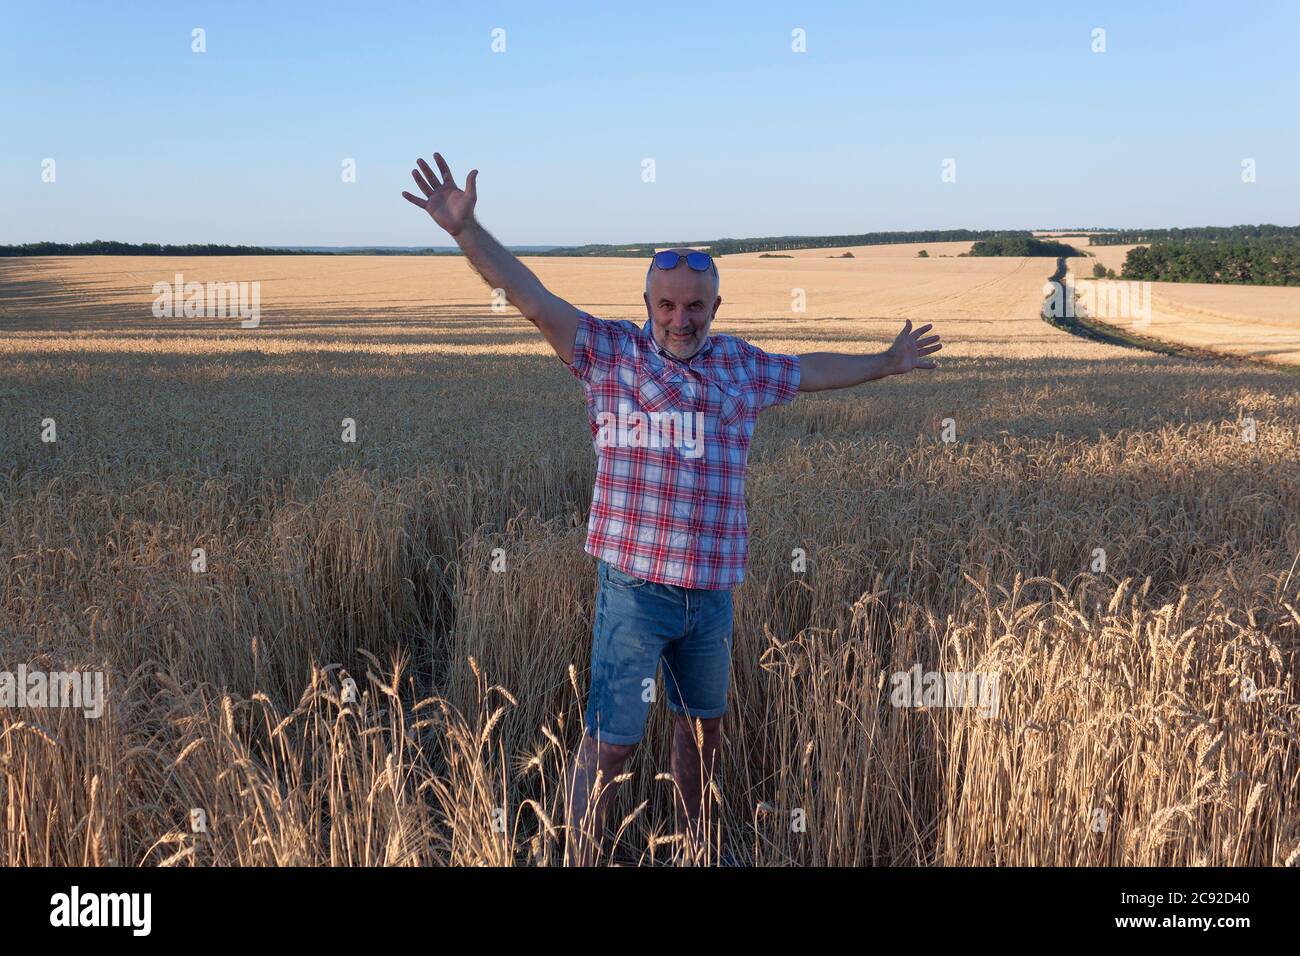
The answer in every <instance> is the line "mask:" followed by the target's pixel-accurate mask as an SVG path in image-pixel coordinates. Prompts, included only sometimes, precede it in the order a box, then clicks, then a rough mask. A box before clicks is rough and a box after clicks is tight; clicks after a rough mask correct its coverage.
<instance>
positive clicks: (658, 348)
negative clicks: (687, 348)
mask: <svg viewBox="0 0 1300 956" xmlns="http://www.w3.org/2000/svg"><path fill="white" fill-rule="evenodd" d="M641 331H642V332H644V333H645V334H646V337H647V338H648V339H649V340H650V344H651V345H652V346H654V350H655V352H656V353H658V354H659V356H660V357H662V358H665V359H669V360H671V361H674V362H678V363H680V364H682V365H690V364H691V363H692V362H694V361H695V360H696V359H702V358H704V356H706V355H708V354H709V353H710V352H712V351H713V336H712V335H709V336H706V337H705V339H704V344H703V345H702V346H700V350H699V351H698V352H696V353H695V354H694V355H692V356H691V357H690V358H688V359H679V358H678V357H677V356H675V355H673V354H672V353H671V352H669V351H668V350H667V349H665V348H664V347H663V346H662V345H660V344H659V340H658V339H656V338H655V330H654V320H653V319H646V320H645V325H643V326H641Z"/></svg>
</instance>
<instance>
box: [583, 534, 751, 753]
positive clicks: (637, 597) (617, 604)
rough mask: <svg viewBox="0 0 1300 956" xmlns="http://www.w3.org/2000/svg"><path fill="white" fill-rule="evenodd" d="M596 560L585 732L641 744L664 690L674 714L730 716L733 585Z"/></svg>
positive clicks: (613, 741)
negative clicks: (689, 584) (702, 584)
mask: <svg viewBox="0 0 1300 956" xmlns="http://www.w3.org/2000/svg"><path fill="white" fill-rule="evenodd" d="M597 563H598V567H597V571H596V574H597V580H598V583H597V587H596V615H595V620H594V622H593V625H592V634H591V689H590V691H589V692H588V694H587V713H586V730H587V733H588V734H590V735H591V737H592V738H593V739H599V740H600V741H601V742H603V743H610V744H634V743H637V742H638V741H639V740H640V739H641V737H642V735H643V734H644V733H645V722H646V717H647V715H648V714H649V712H650V704H651V703H653V702H654V701H655V700H657V699H658V698H659V696H660V693H661V691H662V695H663V698H664V700H665V702H666V703H667V704H668V709H669V710H671V711H672V712H673V713H675V714H683V715H685V716H687V717H699V718H703V719H706V720H707V719H709V718H712V717H721V716H722V715H723V714H725V713H726V712H727V685H728V683H729V682H730V679H731V591H730V589H722V590H712V589H706V588H684V587H678V586H677V585H674V584H658V583H656V582H654V581H647V580H645V579H644V578H638V577H634V576H633V575H630V574H626V573H624V572H623V571H620V570H619V569H618V568H616V567H614V566H613V565H612V564H609V563H607V562H605V561H601V560H599V559H597ZM661 661H662V662H663V674H662V680H657V679H656V672H657V671H658V670H659V664H660V662H661Z"/></svg>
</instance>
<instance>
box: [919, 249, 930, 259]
mask: <svg viewBox="0 0 1300 956" xmlns="http://www.w3.org/2000/svg"><path fill="white" fill-rule="evenodd" d="M916 258H918V259H929V258H930V253H928V252H926V251H925V250H924V249H922V250H921V251H920V252H918V253H917V254H916Z"/></svg>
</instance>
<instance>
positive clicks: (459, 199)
mask: <svg viewBox="0 0 1300 956" xmlns="http://www.w3.org/2000/svg"><path fill="white" fill-rule="evenodd" d="M433 161H434V162H435V163H437V164H438V170H439V172H441V173H442V181H441V182H440V181H439V180H438V177H437V176H435V175H434V173H433V170H432V169H430V168H429V164H428V163H426V162H425V161H424V160H423V159H417V160H416V163H417V164H418V165H419V167H420V168H419V169H413V170H411V176H412V178H414V179H415V185H417V186H418V187H420V192H422V193H424V198H423V199H420V198H418V197H417V196H412V195H411V194H410V193H408V192H404V193H402V198H404V199H405V200H406V201H407V202H411V203H414V204H415V205H417V206H419V207H420V208H421V209H423V210H424V211H425V212H427V213H428V214H429V215H430V216H431V217H432V218H433V221H434V222H436V223H437V224H438V225H439V226H441V227H442V228H443V229H445V230H446V231H447V233H448V234H449V235H452V236H455V235H456V234H457V233H459V232H460V231H461V230H462V229H464V228H465V227H466V226H468V225H469V224H470V223H472V222H473V221H474V205H475V203H477V202H478V190H477V189H476V185H475V184H476V182H477V180H478V170H477V169H471V170H470V171H469V175H468V176H466V177H465V188H464V189H461V188H460V187H459V186H457V185H456V180H455V179H454V178H453V177H452V175H451V168H450V167H449V166H448V165H447V162H446V160H444V159H443V158H442V154H440V153H434V154H433ZM421 173H423V175H421Z"/></svg>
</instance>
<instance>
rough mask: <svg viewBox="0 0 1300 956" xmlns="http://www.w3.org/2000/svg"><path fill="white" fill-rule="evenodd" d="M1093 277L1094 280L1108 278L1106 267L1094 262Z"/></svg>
mask: <svg viewBox="0 0 1300 956" xmlns="http://www.w3.org/2000/svg"><path fill="white" fill-rule="evenodd" d="M1092 277H1093V278H1094V279H1104V278H1106V267H1105V266H1104V265H1102V264H1101V263H1100V262H1094V263H1093V264H1092Z"/></svg>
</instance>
